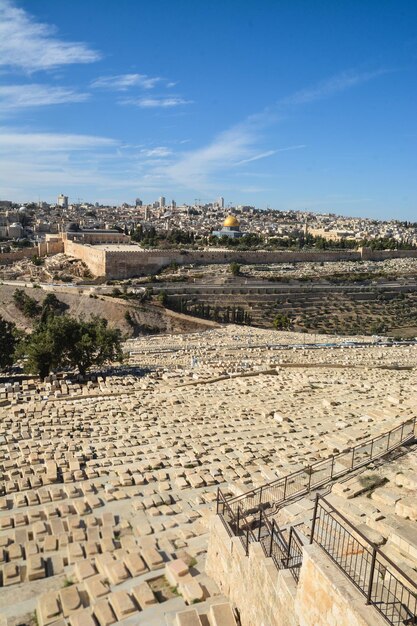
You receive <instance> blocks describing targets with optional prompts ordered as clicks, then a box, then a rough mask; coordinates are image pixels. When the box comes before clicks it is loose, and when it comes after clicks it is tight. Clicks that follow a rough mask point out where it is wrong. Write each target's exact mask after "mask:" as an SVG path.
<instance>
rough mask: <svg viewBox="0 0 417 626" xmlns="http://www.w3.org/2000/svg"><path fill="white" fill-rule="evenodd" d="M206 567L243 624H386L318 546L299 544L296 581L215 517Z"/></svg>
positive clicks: (252, 625)
mask: <svg viewBox="0 0 417 626" xmlns="http://www.w3.org/2000/svg"><path fill="white" fill-rule="evenodd" d="M206 572H207V574H208V575H209V576H211V577H212V578H213V579H214V580H215V582H216V583H217V585H218V586H219V588H220V591H221V592H222V593H224V594H225V595H226V596H227V597H228V598H229V600H230V601H231V602H232V604H233V605H234V606H235V607H236V608H237V609H238V611H239V614H240V620H241V624H242V626H329V624H335V625H336V624H337V626H386V622H385V620H384V619H383V617H382V616H381V615H380V614H379V613H378V612H377V611H376V609H375V608H373V607H371V606H367V605H366V602H365V597H364V596H363V595H362V594H361V593H360V592H359V591H358V590H357V589H356V588H355V587H354V585H353V584H352V583H350V581H349V580H348V578H347V577H346V576H345V575H344V574H343V573H342V572H341V571H340V570H339V569H338V568H337V567H336V565H334V563H333V562H332V561H331V560H330V559H329V558H328V557H327V556H326V555H325V553H324V552H323V551H322V550H321V549H320V548H319V547H318V546H316V545H312V546H310V545H309V546H305V547H304V548H303V564H302V567H301V570H300V580H299V583H298V585H297V584H296V583H295V580H294V578H293V577H292V574H291V573H290V571H289V570H280V571H279V570H277V569H276V567H275V565H274V563H273V561H272V559H271V558H266V557H265V555H264V552H263V550H262V547H261V545H260V544H259V543H253V544H250V547H249V556H246V554H245V551H244V549H243V546H242V543H241V540H240V538H239V537H230V536H229V534H228V533H227V531H226V528H225V526H224V525H223V523H222V521H221V519H220V517H218V516H213V518H212V521H211V528H210V537H209V545H208V552H207V561H206Z"/></svg>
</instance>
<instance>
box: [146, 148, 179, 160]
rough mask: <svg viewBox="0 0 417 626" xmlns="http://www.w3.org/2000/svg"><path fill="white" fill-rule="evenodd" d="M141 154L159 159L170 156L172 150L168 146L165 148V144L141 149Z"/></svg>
mask: <svg viewBox="0 0 417 626" xmlns="http://www.w3.org/2000/svg"><path fill="white" fill-rule="evenodd" d="M141 154H143V155H145V156H146V157H148V158H149V157H150V158H155V159H160V158H163V157H167V156H170V155H171V154H172V150H170V149H169V148H166V147H165V146H158V147H156V148H149V149H145V148H144V149H143V150H141Z"/></svg>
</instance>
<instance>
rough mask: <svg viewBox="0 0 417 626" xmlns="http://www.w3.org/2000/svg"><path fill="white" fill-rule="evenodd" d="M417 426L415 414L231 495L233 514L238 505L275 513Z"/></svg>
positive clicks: (400, 439)
mask: <svg viewBox="0 0 417 626" xmlns="http://www.w3.org/2000/svg"><path fill="white" fill-rule="evenodd" d="M415 426H416V418H411V419H409V420H407V421H405V422H403V423H402V424H400V425H399V426H396V427H395V428H393V429H392V430H390V431H388V432H387V433H384V434H382V435H379V436H378V437H374V438H373V439H371V440H370V441H367V442H365V443H360V444H358V445H356V446H354V447H353V448H350V449H349V450H348V451H347V452H341V453H340V454H336V455H334V456H331V457H329V458H328V459H325V460H324V461H318V462H317V463H313V464H312V465H309V466H308V467H306V468H304V469H302V470H298V471H297V472H294V473H293V474H289V475H288V476H284V477H282V478H277V479H276V480H274V481H272V482H270V483H266V484H265V485H262V486H261V487H257V488H256V489H252V490H251V491H248V492H246V493H244V494H241V495H239V496H234V497H232V498H227V502H228V505H229V508H230V511H231V514H232V515H233V516H234V517H236V515H237V509H238V508H240V509H241V511H243V512H244V513H245V515H246V516H249V517H250V516H253V515H256V513H257V512H258V511H259V509H263V510H267V509H270V512H271V513H273V512H274V509H275V507H276V506H278V505H280V504H282V503H284V502H285V501H287V500H290V499H292V498H295V497H299V496H302V495H304V494H306V493H308V492H309V491H311V490H313V489H317V488H318V487H321V486H323V485H325V484H326V483H328V482H330V481H332V480H334V479H336V478H341V477H342V476H344V475H345V474H347V473H349V472H351V471H352V470H354V469H358V468H360V467H362V466H364V465H366V464H367V463H369V462H370V461H372V460H375V459H377V458H379V457H381V456H384V455H385V454H387V452H390V451H392V450H395V448H398V447H399V446H401V445H402V444H404V443H406V442H408V441H410V440H411V439H413V438H414V431H415ZM222 498H224V496H223V495H222Z"/></svg>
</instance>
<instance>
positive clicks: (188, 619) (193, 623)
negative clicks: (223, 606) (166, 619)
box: [174, 609, 203, 626]
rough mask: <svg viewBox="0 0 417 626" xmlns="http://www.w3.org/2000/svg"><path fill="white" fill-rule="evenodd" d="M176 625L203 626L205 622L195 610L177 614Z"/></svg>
mask: <svg viewBox="0 0 417 626" xmlns="http://www.w3.org/2000/svg"><path fill="white" fill-rule="evenodd" d="M174 624H175V626H203V622H202V621H201V619H200V616H199V614H198V613H197V611H196V610H195V609H188V610H187V611H181V612H180V613H177V614H176V616H175V622H174Z"/></svg>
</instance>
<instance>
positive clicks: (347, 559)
mask: <svg viewBox="0 0 417 626" xmlns="http://www.w3.org/2000/svg"><path fill="white" fill-rule="evenodd" d="M310 541H311V543H313V542H314V543H317V544H318V545H319V546H320V547H321V548H322V549H323V550H324V551H325V552H326V554H327V555H328V556H329V557H330V558H331V559H332V560H333V561H334V563H336V565H337V566H338V567H339V568H340V569H341V570H342V571H343V573H344V574H345V575H346V576H348V578H349V579H350V580H351V581H352V582H353V584H354V585H356V587H357V588H358V589H359V591H360V592H361V593H362V594H363V595H364V596H365V597H366V599H367V604H371V605H373V606H374V607H375V608H376V609H377V610H378V611H379V612H380V613H381V614H382V615H383V617H384V618H385V619H386V620H387V622H389V623H390V624H393V625H394V626H397V625H400V624H403V625H405V624H407V625H410V624H417V584H416V582H415V581H413V580H411V578H409V577H408V576H407V574H406V573H405V572H403V571H402V570H401V569H400V568H398V567H397V566H396V565H395V563H393V562H392V561H391V560H390V559H389V558H388V557H387V556H386V555H385V554H384V553H383V552H382V551H381V550H380V549H379V548H378V547H377V546H376V545H374V544H373V543H372V542H370V541H369V540H368V539H367V538H366V537H365V536H364V535H363V534H362V533H361V532H360V531H358V530H357V529H356V528H355V527H354V526H353V525H352V524H351V523H350V522H349V521H348V520H347V519H346V518H345V517H344V516H343V515H342V514H341V513H339V512H338V511H337V510H336V509H335V508H334V507H333V506H332V505H331V504H330V503H329V502H327V500H326V499H325V498H321V497H319V496H317V498H316V505H315V509H314V516H313V523H312V527H311V537H310Z"/></svg>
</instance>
